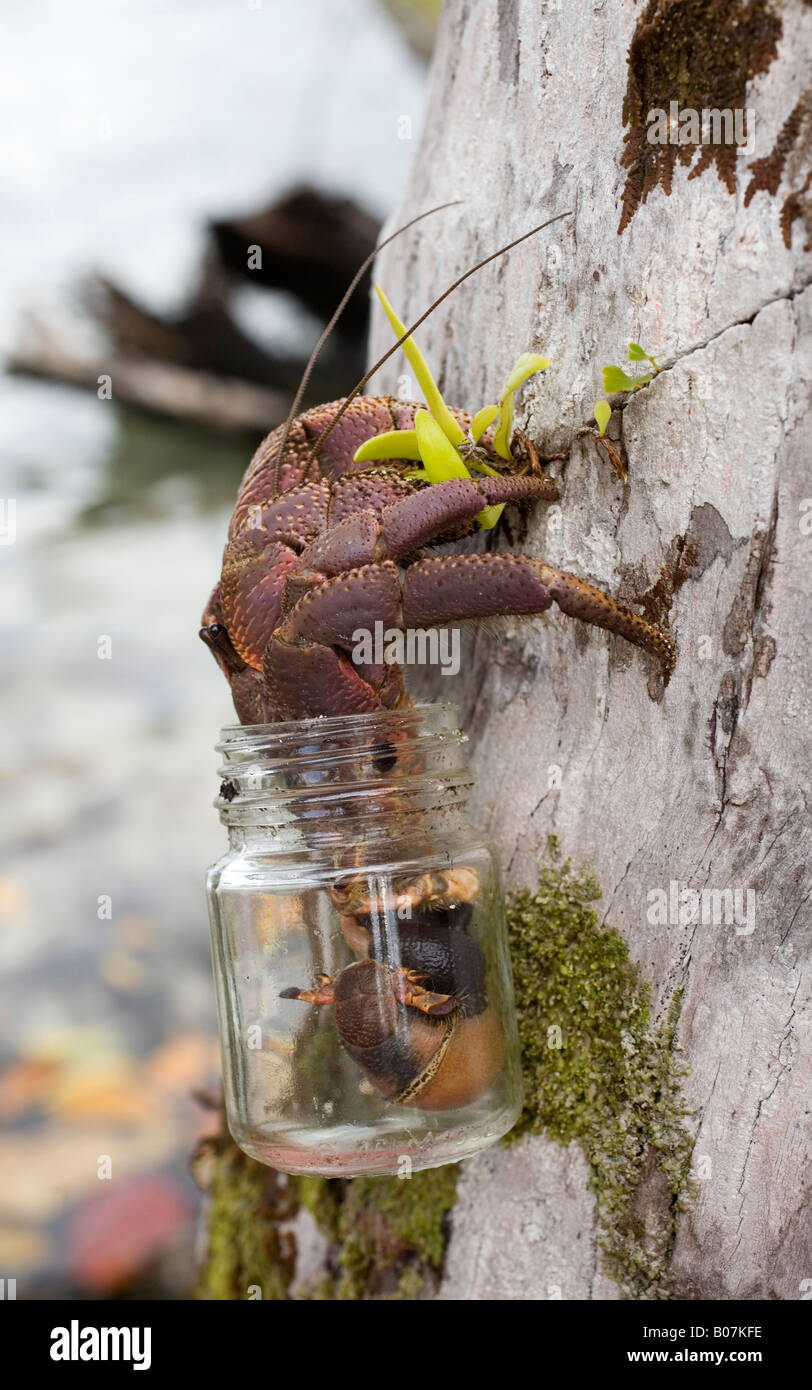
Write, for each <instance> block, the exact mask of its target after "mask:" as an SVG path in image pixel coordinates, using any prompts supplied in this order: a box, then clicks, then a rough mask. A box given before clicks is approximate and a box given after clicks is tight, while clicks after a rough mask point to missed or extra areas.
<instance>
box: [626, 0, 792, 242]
mask: <svg viewBox="0 0 812 1390" xmlns="http://www.w3.org/2000/svg"><path fill="white" fill-rule="evenodd" d="M781 32H782V24H781V20H780V18H779V17H778V16H777V15H776V14H775V13H774V12H773V11H772V9H771V8H770V4H769V3H768V0H649V3H648V5H647V6H646V8H645V10H644V11H643V13H642V14H641V16H640V18H639V20H638V22H637V27H636V28H635V31H634V34H633V35H632V40H631V43H630V45H629V54H628V64H629V76H628V84H627V87H626V95H625V97H624V101H623V120H624V123H625V124H626V125H627V126H628V129H627V131H626V135H625V148H624V151H623V156H622V159H621V163H622V165H623V167H624V168H626V169H628V171H629V172H628V174H627V177H626V184H625V187H624V189H623V213H622V216H621V219H620V226H619V227H618V231H619V232H622V231H623V229H624V227H626V226H628V224H629V222H631V220H632V217H633V216H634V214H635V212H636V211H637V209H638V207H639V206H640V204H641V203H644V202H645V201H646V199H647V197H648V195H649V193H651V192H652V190H653V189H654V188H656V187H657V186H658V185H659V186H660V187H661V188H662V189H663V191H664V192H665V193H666V194H670V192H671V182H672V178H673V174H674V169H675V167H676V164H677V160H679V162H680V163H681V164H684V165H686V166H690V165H691V164H693V168H692V169H691V175H690V177H691V178H695V177H697V176H698V175H699V174H702V173H703V172H704V171H705V170H706V169H708V168H709V167H710V166H711V165H715V166H716V172H717V174H718V176H719V178H720V179H721V180H722V182H723V183H724V184H725V187H726V188H727V189H728V190H729V192H731V193H735V191H736V160H737V155H738V146H737V145H736V144H735V143H734V142H731V143H729V144H727V143H724V142H719V143H716V144H711V143H706V144H700V145H697V144H695V143H691V144H683V145H678V144H670V143H669V144H655V143H652V142H651V141H650V140H649V139H648V134H649V126H648V113H649V112H650V111H655V110H661V111H665V112H666V115H668V114H669V112H670V103H671V102H672V101H675V102H676V103H677V106H678V108H679V110H680V111H685V110H688V109H690V110H692V111H696V112H697V113H700V114H701V112H702V111H703V110H714V109H715V110H718V111H724V110H729V111H735V110H746V109H747V83H748V82H749V81H751V80H752V79H753V78H754V77H755V76H757V75H758V74H759V73H763V72H766V71H767V69H768V68H769V66H770V64H771V63H772V61H773V59H774V58H775V57H776V55H777V45H778V40H779V39H780V37H781ZM695 158H696V163H695V164H694V159H695Z"/></svg>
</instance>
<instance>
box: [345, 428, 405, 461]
mask: <svg viewBox="0 0 812 1390" xmlns="http://www.w3.org/2000/svg"><path fill="white" fill-rule="evenodd" d="M419 458H420V450H419V448H418V447H417V432H416V431H415V430H386V431H385V432H384V433H383V434H374V435H373V436H372V438H371V439H368V440H367V441H366V443H365V444H362V445H361V447H360V449H356V451H355V454H354V455H353V461H354V462H355V463H372V462H375V461H376V460H377V459H416V460H419Z"/></svg>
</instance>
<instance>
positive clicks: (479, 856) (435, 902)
mask: <svg viewBox="0 0 812 1390" xmlns="http://www.w3.org/2000/svg"><path fill="white" fill-rule="evenodd" d="M464 742H465V736H464V735H463V734H462V733H460V731H459V729H458V728H457V715H456V710H455V709H454V707H453V706H451V705H422V706H416V707H413V708H409V709H402V710H386V711H382V712H376V713H374V714H356V715H349V716H342V717H340V718H322V719H309V720H302V721H297V722H295V723H283V724H265V725H237V726H235V727H232V728H227V729H224V730H223V731H222V734H221V741H220V743H219V744H218V745H217V747H218V751H219V752H220V753H222V754H223V758H224V761H223V766H222V768H221V774H222V778H223V782H222V786H221V788H220V795H219V797H218V799H217V801H216V802H215V805H216V806H217V807H218V809H219V811H220V817H221V819H222V821H223V823H224V824H225V825H226V826H227V827H228V834H229V850H228V853H227V854H226V855H225V856H224V858H222V859H221V860H220V861H219V862H218V863H217V864H215V865H214V866H213V868H212V869H211V870H210V871H209V878H208V897H209V913H210V918H211V928H212V954H213V958H214V974H215V983H216V988H217V1000H218V1012H219V1017H220V1034H221V1041H222V1051H223V1072H224V1077H225V1090H226V1108H227V1114H228V1122H229V1128H230V1130H231V1133H232V1135H233V1136H234V1139H235V1140H236V1142H237V1143H238V1144H239V1146H240V1148H241V1149H243V1150H244V1151H245V1152H246V1153H247V1154H250V1155H251V1156H252V1157H253V1158H256V1159H258V1160H259V1161H260V1162H261V1163H267V1164H269V1165H270V1166H272V1167H274V1168H279V1169H281V1170H283V1171H284V1172H288V1173H318V1174H325V1175H327V1176H341V1175H344V1176H351V1175H353V1174H359V1173H401V1174H407V1173H409V1172H411V1171H413V1170H417V1169H419V1168H431V1167H435V1166H437V1165H438V1164H441V1163H450V1162H454V1161H456V1160H457V1159H461V1158H465V1157H467V1156H468V1155H469V1154H472V1153H475V1152H476V1151H477V1150H478V1149H481V1148H484V1147H485V1146H486V1145H488V1144H491V1143H493V1142H494V1140H496V1139H498V1138H499V1137H500V1136H501V1135H503V1134H505V1133H506V1132H507V1131H508V1130H509V1129H510V1128H511V1126H512V1125H513V1124H514V1122H515V1120H516V1118H517V1116H518V1114H519V1110H520V1108H521V1100H522V1094H521V1075H520V1069H519V1060H518V1039H517V1032H516V1020H515V1013H514V1006H513V988H512V980H511V972H510V961H509V957H508V950H507V935H506V928H505V919H504V909H503V900H502V888H501V884H500V879H499V870H498V866H497V863H496V860H495V857H494V854H493V851H492V849H491V847H490V845H489V844H488V843H487V842H486V841H485V840H484V839H483V838H482V836H481V835H480V834H479V833H478V832H477V831H475V830H473V829H472V828H471V826H470V825H469V823H468V820H467V817H466V807H467V801H468V794H469V792H470V790H471V787H472V785H473V780H472V777H471V773H470V772H469V770H468V769H467V767H466V766H465V762H464V759H463V757H462V747H461V746H462V744H463V743H464Z"/></svg>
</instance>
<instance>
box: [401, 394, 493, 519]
mask: <svg viewBox="0 0 812 1390" xmlns="http://www.w3.org/2000/svg"><path fill="white" fill-rule="evenodd" d="M414 425H415V429H416V431H417V442H418V444H419V445H420V457H421V458H422V460H423V463H424V465H425V469H426V473H427V474H428V476H429V478H430V480H431V482H432V483H444V482H445V481H446V480H447V479H448V478H470V476H471V474H470V473H469V472H468V469H467V468H466V466H465V464H464V463H463V461H462V459H461V458H460V456H459V454H458V453H457V451H456V449H455V448H454V445H453V444H452V443H451V442H450V441H449V440H448V439H446V437H445V435H444V434H443V431H442V430H441V429H440V426H439V425H438V424H437V421H436V420H435V419H434V418H433V417H432V416H431V415H429V412H428V411H427V410H418V412H417V414H416V415H415V417H414ZM504 508H505V504H504V502H499V503H498V504H497V505H496V506H493V507H483V508H482V511H481V512H478V513H477V516H476V520H477V521H478V522H479V525H480V528H481V529H482V530H483V531H490V530H492V528H493V527H494V526H495V525H496V523H497V521H498V520H499V518H500V516H501V515H502V512H503V511H504Z"/></svg>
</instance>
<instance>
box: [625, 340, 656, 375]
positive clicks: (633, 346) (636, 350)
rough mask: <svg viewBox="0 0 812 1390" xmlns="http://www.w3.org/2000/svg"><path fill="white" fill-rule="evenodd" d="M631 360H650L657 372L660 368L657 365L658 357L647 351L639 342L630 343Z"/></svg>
mask: <svg viewBox="0 0 812 1390" xmlns="http://www.w3.org/2000/svg"><path fill="white" fill-rule="evenodd" d="M629 361H630V362H650V363H651V365H652V367H653V368H654V370H655V372H658V371H659V370H660V368H659V367H658V366H657V361H656V358H654V357H652V355H651V353H650V352H646V350H645V348H642V347H641V346H640V344H639V343H629Z"/></svg>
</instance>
